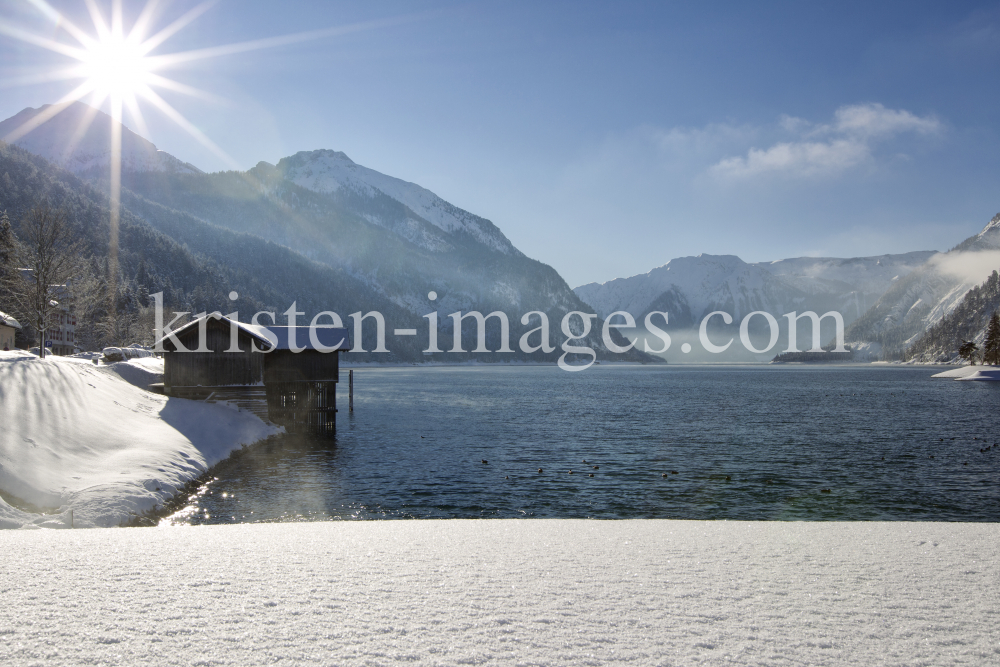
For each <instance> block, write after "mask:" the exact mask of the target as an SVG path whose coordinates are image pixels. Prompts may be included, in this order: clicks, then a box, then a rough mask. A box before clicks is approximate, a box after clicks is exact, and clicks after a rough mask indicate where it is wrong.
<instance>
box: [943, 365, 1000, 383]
mask: <svg viewBox="0 0 1000 667" xmlns="http://www.w3.org/2000/svg"><path fill="white" fill-rule="evenodd" d="M931 377H932V378H945V379H952V380H986V381H997V380H1000V368H995V367H993V366H962V367H961V368H953V369H951V370H950V371H944V372H943V373H937V374H935V375H932V376H931Z"/></svg>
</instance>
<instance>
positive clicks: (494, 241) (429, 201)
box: [265, 150, 521, 255]
mask: <svg viewBox="0 0 1000 667" xmlns="http://www.w3.org/2000/svg"><path fill="white" fill-rule="evenodd" d="M265 164H266V163H265ZM277 167H278V169H279V170H280V171H281V172H282V173H283V175H284V177H285V178H286V179H288V180H289V181H291V182H292V183H295V184H296V185H299V186H302V187H303V188H305V189H307V190H311V191H313V192H319V193H322V194H333V193H336V192H337V191H338V190H340V189H341V188H346V189H349V190H352V191H353V192H354V193H356V194H359V195H362V196H364V197H367V198H369V199H371V198H373V197H375V196H377V195H379V194H382V195H386V196H388V197H390V198H392V199H395V200H396V201H398V202H401V203H402V204H403V205H405V206H406V207H407V208H408V209H409V210H410V211H411V212H413V213H414V214H415V215H414V216H413V218H412V219H411V220H410V222H411V224H419V223H420V222H421V221H426V222H429V223H430V224H432V225H434V226H435V227H437V228H438V229H441V230H442V231H444V232H446V233H447V234H468V235H469V236H471V237H472V238H474V239H475V240H477V241H479V242H480V243H482V244H484V245H486V246H487V247H489V248H491V249H493V250H497V251H499V252H502V253H505V254H514V255H520V254H521V253H520V251H518V250H517V249H516V248H515V247H514V246H513V245H512V244H511V242H510V241H509V240H507V237H506V236H504V235H503V233H502V232H501V231H500V230H499V229H497V227H496V226H495V225H494V224H493V223H492V222H490V221H489V220H486V219H485V218H480V217H479V216H477V215H473V214H471V213H469V212H468V211H464V210H462V209H460V208H458V207H457V206H453V205H451V204H449V203H448V202H446V201H445V200H443V199H441V198H440V197H438V196H437V195H436V194H434V193H433V192H431V191H430V190H427V189H425V188H422V187H420V186H419V185H416V184H415V183H408V182H406V181H403V180H400V179H398V178H393V177H392V176H386V175H385V174H382V173H379V172H377V171H375V170H374V169H369V168H368V167H362V166H361V165H359V164H355V163H354V161H353V160H351V159H350V158H349V157H347V156H346V155H344V154H343V153H341V152H338V151H331V150H317V151H301V152H299V153H296V154H295V155H292V156H291V157H286V158H282V160H281V161H280V162H278V165H277ZM367 217H368V219H369V221H370V222H374V223H376V224H380V225H382V226H387V225H386V222H387V221H386V220H384V219H383V218H382V216H380V215H378V212H377V211H373V212H372V213H370V214H369V215H368V216H367Z"/></svg>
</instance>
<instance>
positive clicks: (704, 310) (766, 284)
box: [574, 252, 934, 328]
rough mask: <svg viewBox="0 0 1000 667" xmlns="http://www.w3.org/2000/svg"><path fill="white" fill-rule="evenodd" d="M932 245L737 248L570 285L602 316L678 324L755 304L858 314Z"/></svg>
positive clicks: (848, 317) (775, 310)
mask: <svg viewBox="0 0 1000 667" xmlns="http://www.w3.org/2000/svg"><path fill="white" fill-rule="evenodd" d="M933 254H934V253H932V252H913V253H907V254H905V255H883V256H881V257H858V258H853V259H832V258H815V257H800V258H795V259H784V260H778V261H775V262H759V263H755V264H748V263H746V262H744V261H743V260H741V259H740V258H739V257H736V256H734V255H722V256H718V255H698V256H697V257H680V258H677V259H672V260H670V261H669V262H667V263H666V264H664V265H663V266H660V267H657V268H655V269H653V270H652V271H649V272H648V273H644V274H640V275H637V276H632V277H631V278H619V279H616V280H612V281H609V282H606V283H603V284H598V283H591V284H589V285H583V286H581V287H577V288H576V289H575V290H574V291H575V292H576V293H577V295H578V296H580V298H581V299H583V300H584V301H585V302H587V303H588V304H590V305H591V306H593V307H594V309H595V310H596V312H597V313H599V314H600V315H602V316H603V317H607V316H608V315H609V314H610V313H612V312H614V311H616V310H624V311H627V312H629V313H631V314H632V315H634V316H635V317H642V316H643V315H645V313H647V312H649V311H651V310H661V311H667V312H669V313H670V317H671V324H675V323H676V326H677V327H681V328H684V327H691V326H697V325H698V323H699V322H700V321H701V318H703V317H704V316H705V315H706V314H708V313H710V312H712V311H715V310H723V311H725V312H728V313H730V314H731V315H732V316H733V317H734V318H736V319H740V318H741V317H743V316H744V315H746V314H747V313H749V312H752V311H754V310H763V311H766V312H769V313H772V314H773V315H774V316H775V317H780V316H781V315H782V314H784V313H787V312H790V311H792V310H796V311H798V312H802V311H804V310H813V311H816V312H818V313H820V314H822V313H824V312H827V311H828V310H836V311H838V312H840V313H841V314H842V315H843V317H844V321H845V322H851V321H853V320H855V319H857V318H858V317H859V316H860V315H861V314H863V313H864V312H865V311H866V310H867V309H868V306H869V305H870V304H871V303H874V302H875V301H876V300H877V299H878V297H879V296H881V295H882V293H883V292H885V290H886V289H888V288H889V286H890V285H891V284H892V283H893V282H894V281H896V280H898V279H899V278H900V277H901V276H905V275H906V274H908V273H909V272H910V271H912V270H914V269H915V268H916V267H918V266H920V265H921V264H922V263H923V262H924V261H926V260H927V259H928V258H929V257H930V256H931V255H933Z"/></svg>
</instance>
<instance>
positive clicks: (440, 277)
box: [0, 103, 655, 361]
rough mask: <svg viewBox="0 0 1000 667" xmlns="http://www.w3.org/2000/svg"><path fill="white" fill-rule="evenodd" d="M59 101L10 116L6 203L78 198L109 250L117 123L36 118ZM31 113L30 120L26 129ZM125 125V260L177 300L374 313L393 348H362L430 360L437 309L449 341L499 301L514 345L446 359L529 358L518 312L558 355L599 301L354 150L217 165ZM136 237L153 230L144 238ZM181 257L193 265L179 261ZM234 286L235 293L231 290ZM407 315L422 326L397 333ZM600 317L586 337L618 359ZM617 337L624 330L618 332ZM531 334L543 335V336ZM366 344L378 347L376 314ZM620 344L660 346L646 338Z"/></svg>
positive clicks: (471, 335) (73, 109)
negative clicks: (548, 332)
mask: <svg viewBox="0 0 1000 667" xmlns="http://www.w3.org/2000/svg"><path fill="white" fill-rule="evenodd" d="M48 110H49V108H48V107H41V108H40V109H26V110H24V111H22V112H21V113H19V114H17V115H16V116H14V117H12V118H10V119H7V120H6V121H3V122H2V123H0V133H2V136H6V137H10V136H11V133H12V132H15V133H16V134H15V136H16V139H14V141H13V144H14V145H8V146H4V147H3V149H2V150H0V169H3V172H2V173H3V174H4V176H2V177H0V178H4V179H6V181H5V183H6V182H9V186H7V187H3V188H0V208H3V209H6V210H7V211H8V213H9V214H10V216H11V218H12V219H14V220H17V219H18V218H19V217H20V216H22V215H23V214H24V213H25V212H26V211H27V210H28V209H29V208H30V207H31V206H33V205H35V204H36V203H37V202H38V201H40V200H41V199H46V200H49V201H50V202H51V203H53V204H55V205H59V206H63V207H68V208H69V209H71V212H72V213H73V216H72V217H73V218H74V220H75V224H76V225H77V226H78V233H79V234H80V236H81V237H84V238H87V239H89V243H90V247H91V249H92V251H93V252H94V254H95V257H98V258H99V257H100V255H101V253H102V252H103V253H104V254H106V252H107V250H106V248H107V246H106V243H107V241H106V239H108V238H109V231H108V228H107V222H106V220H107V218H106V217H105V216H106V210H107V202H108V199H107V194H106V193H107V192H108V174H109V170H108V166H109V164H110V153H109V151H108V150H106V149H105V146H106V145H108V144H106V143H105V142H106V141H108V140H109V137H110V134H111V127H112V123H113V122H114V121H113V120H112V119H111V118H110V117H108V116H107V115H105V114H103V113H102V112H99V111H96V110H93V109H91V108H90V107H87V106H86V105H83V104H82V103H74V104H72V105H69V106H68V107H67V108H66V109H65V110H63V111H62V113H59V114H56V115H55V116H53V117H52V118H50V119H48V120H45V121H44V122H38V119H42V118H45V115H46V114H47V113H48ZM33 120H34V125H35V126H34V127H32V128H31V129H30V131H28V132H23V131H19V130H18V128H22V127H24V126H25V123H32V122H33ZM29 127H30V125H29ZM121 132H122V146H123V156H122V193H121V202H122V205H123V209H124V210H123V213H122V233H121V244H122V248H121V252H120V257H121V266H122V272H123V275H124V276H125V278H127V279H133V278H134V277H138V276H139V275H140V274H141V275H142V279H143V281H146V282H148V283H149V284H148V285H146V286H144V287H145V288H146V290H147V291H149V292H150V293H152V292H155V291H164V292H165V295H166V297H167V304H168V305H169V306H171V307H176V308H189V309H191V310H222V311H223V312H227V310H229V309H232V308H235V307H236V306H240V308H241V310H243V311H244V312H245V311H247V310H249V311H251V312H256V311H258V310H271V311H275V312H278V313H279V314H280V313H282V312H283V311H284V310H285V309H286V308H288V307H289V306H290V305H291V303H292V301H293V300H294V301H295V302H296V303H297V306H298V309H299V310H302V311H304V312H305V313H306V317H307V318H308V317H312V316H313V315H315V314H317V313H319V312H321V311H334V312H336V313H337V314H339V315H340V316H341V317H342V318H343V319H345V320H346V318H347V315H348V314H350V313H353V312H359V311H360V312H362V313H367V312H369V311H378V312H381V313H382V314H383V315H384V316H385V319H386V336H387V342H386V346H387V347H388V348H389V349H391V350H392V351H393V354H390V355H386V354H382V355H368V356H361V355H359V357H352V358H354V359H359V360H365V359H371V360H409V361H417V360H425V359H427V358H428V356H427V355H424V354H423V353H422V350H423V349H424V348H426V347H427V345H428V337H427V326H428V325H427V320H426V319H424V316H425V315H427V314H429V313H431V312H437V313H438V322H439V337H438V338H439V347H440V348H441V349H444V350H448V349H451V348H452V336H453V333H454V328H453V323H452V320H451V318H449V314H451V313H453V312H457V311H461V312H469V311H479V312H481V313H483V314H487V313H490V312H493V311H500V312H503V313H505V314H506V315H507V317H508V320H509V322H510V340H511V347H512V348H513V349H514V350H515V352H514V353H513V354H510V355H489V357H484V356H483V355H478V356H477V355H472V356H469V355H466V356H465V357H462V356H458V355H456V354H452V353H442V354H440V355H434V356H432V357H430V358H434V359H441V360H446V361H457V360H460V359H463V358H471V359H477V360H483V361H487V360H503V359H519V358H528V357H526V355H525V354H524V353H522V352H520V351H519V350H518V344H517V342H518V339H519V337H520V336H521V335H522V334H523V333H526V332H527V331H529V330H531V329H533V328H535V327H537V326H538V318H537V317H536V318H534V319H532V320H531V321H530V322H529V323H527V325H524V324H522V321H521V317H522V315H524V314H526V313H528V312H530V311H541V312H544V313H546V314H547V315H548V317H549V319H550V324H551V329H552V332H553V335H552V337H551V340H552V342H553V343H554V344H555V345H556V350H555V351H554V352H553V353H550V354H543V353H537V354H532V355H531V356H530V359H533V360H539V359H549V360H552V359H555V358H556V357H558V356H559V354H561V351H560V349H559V347H558V345H559V343H560V342H561V341H562V339H563V338H564V337H563V336H561V335H560V333H559V323H560V321H561V320H562V318H563V317H564V315H565V314H566V313H568V312H571V311H583V312H593V311H592V309H590V308H589V307H588V306H587V305H586V304H585V303H584V302H583V301H581V300H580V299H579V297H577V296H576V294H575V293H574V292H573V291H572V290H571V289H570V288H569V286H568V285H567V284H566V283H565V281H564V280H563V279H562V278H561V277H560V276H559V274H558V273H556V271H555V270H554V269H552V267H550V266H548V265H546V264H543V263H541V262H538V261H536V260H533V259H530V258H528V257H526V256H525V255H524V254H523V253H521V252H520V251H519V250H517V248H515V247H514V246H513V244H511V243H510V241H509V240H508V239H507V238H506V237H505V236H504V235H503V233H502V232H501V231H500V230H499V229H498V228H497V227H496V226H495V225H494V224H493V223H491V222H490V221H489V220H486V219H484V218H481V217H479V216H476V215H473V214H471V213H469V212H467V211H464V210H462V209H460V208H458V207H456V206H453V205H451V204H449V203H448V202H446V201H444V200H443V199H441V198H440V197H437V196H436V195H434V194H433V193H431V192H430V191H428V190H426V189H424V188H421V187H419V186H417V185H415V184H412V183H407V182H405V181H402V180H399V179H396V178H392V177H389V176H386V175H383V174H380V173H378V172H376V171H374V170H371V169H367V168H365V167H362V166H360V165H357V164H355V163H354V162H353V161H351V160H350V159H349V158H348V157H347V156H346V155H344V154H343V153H338V152H335V151H328V150H319V151H312V152H303V153H298V154H296V155H293V156H290V157H287V158H284V159H282V160H280V161H279V162H278V163H277V164H276V165H272V164H269V163H266V162H261V163H259V164H258V165H257V166H256V167H254V168H252V169H250V170H248V171H246V172H237V171H227V172H220V173H213V174H206V173H203V172H202V171H201V170H199V169H197V168H195V167H193V166H192V165H188V164H186V163H184V162H182V161H180V160H177V159H176V158H173V157H172V156H169V155H168V154H166V153H163V152H162V151H158V150H156V147H155V146H154V145H153V144H151V143H150V142H148V141H146V140H145V139H143V138H142V137H140V136H138V135H136V134H135V133H133V132H131V131H130V130H128V128H124V127H123V128H122V129H121ZM136 236H142V237H145V239H146V240H145V241H144V242H135V240H136ZM102 249H103V250H102ZM165 249H169V250H165ZM168 256H169V257H168ZM171 258H172V259H171ZM178 262H180V263H182V264H183V263H186V264H187V265H188V266H189V270H188V271H186V272H185V271H180V272H178V271H177V270H176V266H177V264H178ZM195 267H198V268H197V269H195ZM230 290H234V291H237V292H238V293H239V294H240V301H237V302H235V303H232V302H230V301H229V299H228V297H227V295H228V293H229V291H230ZM431 292H434V293H435V295H436V299H434V300H432V299H430V298H429V297H430V293H431ZM244 317H246V316H244ZM347 323H348V325H350V321H349V320H347ZM396 328H400V329H417V330H418V331H419V332H421V333H420V335H418V336H417V337H413V338H396V339H395V340H393V339H392V337H393V332H394V330H395V329H396ZM599 329H600V327H599V326H595V327H594V328H593V330H592V331H591V333H590V334H589V335H588V337H587V338H586V345H587V346H589V347H592V348H593V349H594V350H595V351H596V353H597V354H598V358H608V356H607V355H608V353H607V351H606V348H605V347H604V344H603V342H602V340H601V336H600V333H599ZM486 330H487V335H486V346H487V347H488V348H489V349H491V350H497V349H499V348H500V336H501V333H500V327H499V324H498V322H497V320H496V318H493V319H492V320H490V321H489V322H488V324H487V327H486ZM574 331H579V329H578V328H575V329H574ZM461 337H462V341H463V344H462V345H463V349H465V350H471V349H473V348H475V347H476V334H475V322H474V321H472V320H471V319H466V320H464V321H463V322H462V334H461ZM613 338H614V339H615V340H616V341H618V342H619V343H621V344H624V343H626V341H625V339H624V338H622V337H620V336H619V335H618V334H617V332H615V333H614V336H613ZM531 342H532V343H533V344H537V342H538V336H537V334H536V335H535V336H534V338H533V339H532V341H531ZM355 345H356V346H363V347H364V348H365V349H367V350H372V349H373V348H374V347H375V346H376V341H375V338H374V326H373V323H370V324H369V326H368V328H367V329H366V331H365V335H364V337H363V340H362V341H360V342H359V341H356V342H355ZM617 358H621V357H617ZM624 358H626V359H630V360H633V361H653V360H655V359H653V358H652V357H649V356H648V355H645V354H643V353H642V352H639V351H637V350H635V351H632V352H630V353H629V354H627V355H624Z"/></svg>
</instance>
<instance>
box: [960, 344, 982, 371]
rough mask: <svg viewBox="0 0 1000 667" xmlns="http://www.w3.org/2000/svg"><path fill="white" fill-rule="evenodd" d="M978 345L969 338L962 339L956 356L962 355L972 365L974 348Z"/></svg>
mask: <svg viewBox="0 0 1000 667" xmlns="http://www.w3.org/2000/svg"><path fill="white" fill-rule="evenodd" d="M978 349H979V346H978V345H976V344H975V343H973V342H972V341H971V340H967V341H964V342H963V343H962V346H961V347H960V348H958V356H960V357H962V358H963V359H965V360H966V361H968V362H969V363H970V364H972V365H973V366H975V365H976V350H978Z"/></svg>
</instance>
